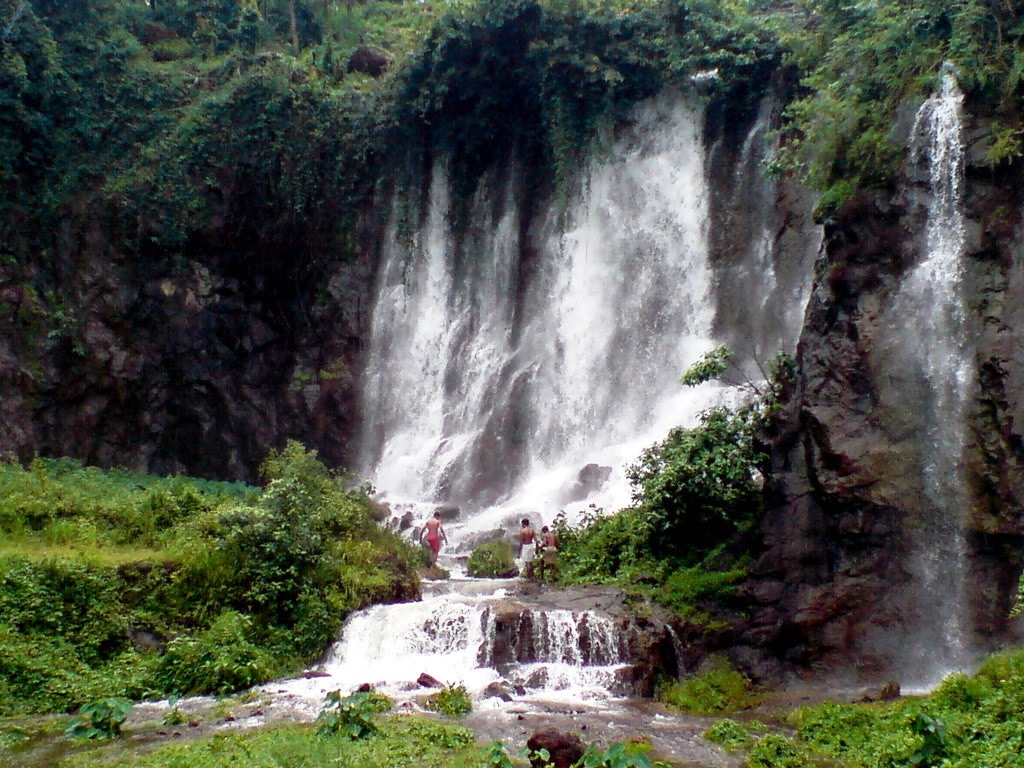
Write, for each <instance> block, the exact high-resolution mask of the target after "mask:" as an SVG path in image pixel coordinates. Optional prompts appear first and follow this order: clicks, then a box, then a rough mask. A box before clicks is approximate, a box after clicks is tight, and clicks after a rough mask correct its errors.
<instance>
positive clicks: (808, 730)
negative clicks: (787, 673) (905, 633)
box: [705, 651, 1024, 768]
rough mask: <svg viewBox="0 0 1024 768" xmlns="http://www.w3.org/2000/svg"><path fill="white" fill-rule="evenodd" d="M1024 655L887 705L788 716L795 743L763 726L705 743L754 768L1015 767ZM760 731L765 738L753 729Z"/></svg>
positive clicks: (1021, 750)
mask: <svg viewBox="0 0 1024 768" xmlns="http://www.w3.org/2000/svg"><path fill="white" fill-rule="evenodd" d="M1022 705H1024V655H1022V654H1021V653H1020V652H1019V651H1018V652H1015V653H1010V654H1005V655H998V656H993V657H991V658H990V659H988V660H987V661H986V662H985V663H984V664H983V665H982V667H981V669H980V670H979V671H978V673H977V674H976V675H974V676H970V677H968V676H967V675H962V674H957V675H952V676H950V677H948V678H946V680H945V681H944V682H943V683H942V685H940V686H939V688H938V690H936V691H935V693H933V694H931V695H929V696H927V697H921V698H915V697H911V698H905V699H900V700H898V701H895V702H890V703H884V704H823V705H819V706H814V707H806V708H801V709H797V710H795V711H794V712H792V713H791V714H788V715H787V716H786V718H785V720H786V722H785V723H784V725H785V726H787V727H789V728H793V729H795V734H794V735H793V737H792V738H791V737H789V736H785V735H782V734H781V733H779V732H778V731H777V730H776V729H774V728H773V729H768V728H766V726H765V725H764V724H763V723H750V724H749V725H750V728H749V729H748V728H747V727H745V726H743V725H742V724H740V723H738V722H736V721H734V720H722V721H719V722H717V723H715V724H714V725H713V726H712V727H711V728H710V729H709V730H708V732H707V733H705V737H706V738H709V739H711V740H713V741H715V742H717V743H719V744H722V745H723V746H725V747H727V748H728V749H730V750H741V749H742V750H745V751H747V753H748V754H747V759H746V762H745V765H747V766H749V767H750V768H814V766H819V765H841V766H846V767H847V768H883V767H884V768H926V766H939V765H941V766H943V767H944V768H975V767H976V766H984V767H985V768H989V767H990V766H991V768H996V766H1000V768H1002V767H1004V766H1005V768H1011V767H1012V766H1019V765H1021V764H1022V760H1024V757H1022V756H1024V732H1022V731H1021V727H1020V725H1021V722H1020V713H1021V707H1022ZM754 730H756V731H760V733H758V734H757V735H755V734H753V733H751V731H754Z"/></svg>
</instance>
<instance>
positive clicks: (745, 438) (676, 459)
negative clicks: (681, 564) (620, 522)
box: [627, 409, 764, 558]
mask: <svg viewBox="0 0 1024 768" xmlns="http://www.w3.org/2000/svg"><path fill="white" fill-rule="evenodd" d="M763 460H764V457H763V454H762V453H761V452H760V451H759V450H758V449H757V447H756V446H755V443H754V434H753V428H752V424H751V421H750V420H749V419H748V418H747V417H746V414H737V413H733V412H730V411H728V410H726V409H715V410H711V411H707V412H705V413H704V414H703V415H702V416H701V423H700V426H698V427H696V428H693V429H684V428H676V429H673V430H671V431H670V432H669V435H668V437H667V438H666V439H665V440H664V441H662V442H661V443H659V444H657V445H654V446H652V447H650V448H647V449H646V450H645V451H644V452H643V453H642V454H641V455H640V458H639V459H638V461H637V463H636V464H634V465H633V466H631V467H630V468H629V470H628V471H627V475H628V477H629V479H630V482H631V483H632V484H633V499H634V504H635V505H636V507H637V509H638V510H640V511H641V512H642V514H644V515H645V517H646V518H647V520H648V521H649V525H650V527H651V544H652V549H653V551H654V552H655V553H658V554H661V555H677V556H686V557H691V558H695V557H700V556H703V555H705V554H707V553H708V552H710V551H711V550H712V549H713V548H715V547H716V546H718V545H719V544H721V543H722V542H724V541H727V540H728V539H729V538H730V537H731V536H733V535H734V534H735V533H737V532H739V531H741V530H743V529H744V528H745V527H746V526H747V525H748V524H749V523H751V522H752V521H753V520H754V519H755V518H756V517H757V515H758V513H759V512H760V490H759V489H758V487H757V486H756V485H755V484H754V480H753V477H752V473H753V470H754V469H756V468H757V467H758V465H760V464H761V463H762V462H763Z"/></svg>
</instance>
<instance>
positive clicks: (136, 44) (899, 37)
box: [0, 0, 1024, 261]
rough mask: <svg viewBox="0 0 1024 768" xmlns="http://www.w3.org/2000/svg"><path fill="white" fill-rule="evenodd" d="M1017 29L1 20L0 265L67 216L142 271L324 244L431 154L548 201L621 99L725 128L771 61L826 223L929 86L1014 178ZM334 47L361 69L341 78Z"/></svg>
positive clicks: (891, 14)
mask: <svg viewBox="0 0 1024 768" xmlns="http://www.w3.org/2000/svg"><path fill="white" fill-rule="evenodd" d="M1021 10H1022V7H1021V4H1020V3H1018V2H1009V1H1006V2H1004V1H997V0H956V1H955V2H939V1H938V0H930V1H929V2H923V3H915V4H914V5H913V7H912V8H907V7H906V4H904V3H900V2H897V0H873V1H872V2H861V3H853V4H850V3H839V2H829V1H822V0H798V1H797V2H793V3H786V4H775V3H770V2H766V1H765V0H730V2H707V0H649V1H648V2H641V3H627V2H619V1H618V0H544V2H541V1H540V0H481V2H470V1H469V0H448V2H438V3H429V4H423V3H415V2H402V1H401V0H371V1H369V2H365V3H360V4H355V3H339V2H330V1H327V2H320V1H319V0H287V1H286V0H261V2H254V1H252V0H202V2H185V0H161V1H160V2H153V3H149V2H145V1H144V0H93V1H92V2H54V1H53V0H31V2H30V1H29V0H3V2H2V3H0V107H2V109H0V182H2V183H0V189H2V191H0V214H2V215H0V253H2V254H4V255H6V256H7V257H8V258H11V257H17V258H19V259H31V260H33V261H36V260H39V259H43V260H45V259H46V258H47V257H48V255H49V257H52V249H53V247H54V245H55V244H54V243H53V242H52V241H50V242H47V240H50V238H49V237H48V234H49V233H52V232H54V231H55V230H54V228H53V225H55V224H56V223H58V222H59V221H62V220H66V219H67V218H68V217H69V216H71V215H72V205H73V204H77V209H80V208H81V207H82V206H85V207H86V208H88V209H90V211H91V212H92V213H93V214H96V213H102V214H103V215H104V216H105V217H107V218H108V221H109V224H110V225H111V228H112V232H117V233H119V234H120V236H121V237H123V238H124V239H125V241H126V244H127V245H129V246H130V247H132V248H133V249H135V250H137V251H138V252H139V253H140V255H144V256H145V258H152V257H153V256H155V255H158V254H169V255H173V254H180V253H182V252H183V251H184V250H185V249H187V248H189V246H190V245H191V247H192V248H194V247H195V246H196V245H198V244H200V243H201V241H202V238H204V237H206V236H207V235H208V234H209V233H208V228H209V226H210V224H211V222H213V221H214V220H220V217H227V220H228V221H230V223H231V225H232V230H233V231H234V233H235V234H239V233H242V232H247V231H248V232H251V231H253V230H259V231H261V232H262V233H263V234H264V235H265V236H266V235H269V236H270V237H271V239H272V240H273V239H274V238H276V237H284V238H287V232H288V230H289V229H290V228H294V227H296V226H299V225H300V224H301V222H302V221H303V220H304V219H307V218H313V219H318V218H319V217H323V218H324V219H329V220H331V221H334V220H335V219H337V220H339V221H340V222H341V224H340V226H341V228H342V231H345V230H347V228H348V226H349V225H350V224H351V216H352V214H353V212H354V207H355V206H356V205H357V204H358V203H359V201H361V200H365V199H367V196H368V195H370V194H371V193H372V191H373V189H374V187H375V185H376V184H377V183H378V182H379V181H380V180H381V178H382V175H383V174H385V173H392V172H394V171H396V170H398V169H404V171H405V172H412V176H413V177H414V179H415V177H416V175H417V174H416V172H415V169H417V168H419V167H421V165H420V163H421V160H422V154H423V153H430V152H431V151H433V150H434V149H435V148H437V149H440V150H442V151H445V152H448V153H450V154H451V155H452V156H453V159H454V160H455V162H454V163H453V164H452V167H453V168H454V169H455V173H456V177H457V178H456V182H457V184H458V186H459V187H460V188H461V189H463V190H465V189H468V188H469V186H470V185H472V183H473V182H474V180H475V179H476V177H477V176H478V175H479V174H480V173H481V172H482V171H483V170H484V169H485V168H486V167H487V166H488V165H489V164H490V163H492V162H496V161H501V160H504V159H507V153H508V152H509V150H510V148H515V149H516V151H517V152H519V153H520V154H521V156H523V157H525V158H527V159H528V160H529V163H528V169H527V170H528V172H530V173H532V174H535V180H537V181H541V182H543V181H544V180H545V179H547V180H548V181H551V180H558V179H560V178H561V179H563V180H564V177H565V171H567V170H568V169H570V168H571V167H572V163H574V162H575V161H576V160H577V159H578V155H579V152H580V151H581V149H582V148H584V147H585V146H586V145H587V143H588V142H589V141H590V140H591V139H592V138H594V137H595V136H596V135H598V131H599V128H600V127H601V126H602V125H606V124H608V123H609V121H612V122H614V120H615V119H619V118H621V117H623V116H624V115H625V114H626V112H627V110H628V107H629V106H630V105H631V104H633V103H636V102H637V101H638V100H640V99H643V98H645V97H647V96H650V95H652V94H653V93H656V92H657V91H659V90H661V89H663V88H666V87H688V84H689V82H690V78H691V77H692V76H693V75H695V74H698V73H701V72H712V71H715V72H716V73H717V75H716V77H714V78H711V79H709V80H708V81H707V82H708V83H709V87H710V88H712V89H713V90H716V91H717V92H718V93H719V94H720V95H722V96H724V97H727V98H726V101H727V102H729V103H731V104H733V105H734V106H735V107H737V108H738V109H739V111H740V113H742V110H743V109H744V108H748V107H749V106H751V104H752V103H753V100H754V99H756V97H757V96H758V95H759V94H760V93H761V92H762V89H763V88H764V86H765V84H766V83H767V78H766V75H767V74H768V73H769V72H770V71H771V70H772V69H774V68H776V67H777V66H778V65H779V62H780V60H782V59H783V58H784V59H785V61H786V63H787V64H788V66H789V67H790V72H791V74H792V75H793V77H794V78H795V79H796V80H797V81H798V82H799V85H797V86H796V88H795V91H794V96H795V98H794V100H793V101H792V102H791V104H790V105H789V107H788V109H787V115H788V127H787V129H786V132H785V133H786V142H785V151H784V153H783V157H782V158H781V159H780V160H781V162H780V165H779V167H781V168H787V169H789V170H791V171H795V172H797V173H799V174H800V175H802V176H803V177H805V178H806V179H807V180H808V181H810V182H811V183H812V184H813V185H815V186H817V187H818V188H820V189H822V190H831V192H830V198H829V199H831V200H839V199H841V198H842V196H843V195H844V194H846V193H848V192H849V191H852V190H853V189H855V188H857V187H859V186H863V185H872V184H879V183H885V182H887V181H888V180H889V179H891V178H892V173H893V171H894V169H895V167H896V165H897V163H898V160H899V158H900V157H901V149H900V144H899V141H898V138H899V137H897V136H895V135H894V131H893V124H894V118H895V114H896V111H897V109H898V107H899V106H900V104H901V103H902V102H903V100H904V99H905V98H906V97H908V96H911V97H919V96H920V95H921V94H923V93H926V92H927V91H928V90H929V89H930V88H933V87H934V85H935V79H936V76H937V74H938V73H939V71H940V68H941V66H942V64H943V62H947V61H948V62H950V63H951V64H952V65H953V66H954V67H955V69H956V72H957V75H958V77H959V79H960V81H961V83H962V84H963V86H964V87H965V88H966V89H967V91H968V92H969V93H970V95H971V97H972V100H973V102H974V103H976V104H978V105H979V107H982V108H985V109H988V110H989V111H991V112H993V113H996V114H998V115H999V116H1000V117H999V120H998V121H997V125H996V130H995V132H994V134H993V137H992V140H991V152H992V158H993V161H999V160H1002V159H1006V158H1010V157H1014V156H1017V155H1019V154H1020V152H1021V131H1020V129H1019V117H1018V116H1019V109H1020V98H1021V95H1022V93H1024V91H1022V90H1021V89H1022V87H1024V85H1022V80H1024V58H1022V57H1021V54H1020V52H1019V51H1020V44H1019V43H1020V38H1021V35H1022V34H1024V29H1022V26H1021V24H1022V22H1021ZM360 46H362V47H363V53H364V59H365V56H366V55H369V56H370V57H371V60H372V61H371V64H370V65H366V64H363V65H360V64H359V62H360V61H362V60H363V59H359V58H358V57H357V58H355V59H353V58H352V56H353V53H355V52H356V50H357V49H359V48H360ZM366 51H370V52H371V53H369V54H366ZM374 57H376V58H374ZM382 71H383V72H387V74H386V75H384V76H383V77H379V79H374V77H373V76H371V75H370V74H367V72H371V73H372V74H373V75H378V76H379V75H380V74H381V72H382ZM343 241H344V239H343V238H341V240H340V242H343ZM146 254H148V255H146Z"/></svg>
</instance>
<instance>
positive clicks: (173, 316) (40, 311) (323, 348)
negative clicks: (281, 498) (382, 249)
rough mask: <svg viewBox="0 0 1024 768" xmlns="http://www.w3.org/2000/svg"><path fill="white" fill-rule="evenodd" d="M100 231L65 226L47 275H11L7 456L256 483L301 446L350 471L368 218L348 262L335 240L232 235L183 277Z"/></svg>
mask: <svg viewBox="0 0 1024 768" xmlns="http://www.w3.org/2000/svg"><path fill="white" fill-rule="evenodd" d="M95 213H96V212H95V211H90V212H88V213H86V214H77V215H71V216H70V217H69V220H68V222H67V224H66V227H65V228H64V230H63V231H62V232H61V233H60V237H59V243H60V245H59V248H58V249H57V251H56V253H54V254H52V255H51V258H50V259H41V260H40V262H39V263H37V264H36V265H34V266H32V267H26V266H21V265H18V264H3V265H0V300H2V306H0V392H2V396H0V453H3V454H7V455H13V456H15V457H17V458H19V459H21V460H26V459H28V458H29V457H31V456H33V455H36V454H39V455H44V456H46V455H50V456H73V457H77V458H80V459H82V460H84V461H86V462H88V463H92V464H97V465H101V466H111V465H120V466H128V467H131V468H134V469H138V470H142V471H153V472H161V473H176V472H180V473H188V474H192V475H200V476H208V477H214V478H221V479H253V478H254V475H255V469H256V467H257V466H258V465H259V462H260V461H262V457H263V456H264V455H265V454H266V452H267V450H268V449H270V448H272V447H275V446H280V445H281V444H282V443H283V441H284V440H285V439H286V438H288V437H292V438H297V439H299V440H302V441H304V442H306V443H307V444H309V445H312V446H316V447H317V448H318V449H319V450H320V452H321V455H322V456H323V458H324V459H326V460H327V461H328V462H330V463H335V464H343V463H345V461H346V460H347V459H348V457H349V451H350V440H351V437H352V434H353V432H354V425H355V412H356V409H355V407H354V405H353V398H354V394H353V392H354V390H353V373H352V371H353V370H355V369H356V368H357V367H358V365H359V362H358V360H359V353H360V349H361V343H362V335H361V334H362V330H363V329H364V327H365V323H366V314H367V311H368V310H367V307H368V305H369V295H368V294H369V291H370V290H371V286H372V278H371V275H372V266H373V255H374V253H375V252H376V242H375V237H376V228H375V226H374V217H373V214H372V213H371V212H364V214H363V215H362V218H361V220H360V224H359V226H357V233H358V237H357V239H356V242H355V243H354V244H350V245H348V246H347V247H345V246H344V244H338V243H336V242H334V234H333V233H334V232H335V231H336V228H335V227H334V225H333V223H331V222H310V223H309V225H308V229H307V230H306V231H302V232H296V231H287V232H280V231H279V232H273V231H270V232H264V233H256V232H248V233H238V232H233V231H232V228H231V222H230V221H228V220H223V219H222V220H221V221H220V222H219V224H220V226H221V227H222V229H216V228H214V229H211V231H209V232H206V233H204V235H203V237H202V238H201V239H197V241H196V242H194V243H192V244H191V246H192V248H191V253H192V254H193V257H192V258H190V259H188V260H187V261H184V262H183V261H182V260H174V261H169V260H168V259H166V258H164V257H162V255H161V254H160V253H159V252H154V253H149V252H139V251H138V249H137V248H136V247H135V246H133V245H131V244H130V243H126V242H124V241H119V240H117V239H116V237H115V236H114V235H112V234H111V233H112V232H116V231H117V227H114V226H112V225H111V224H110V222H109V221H106V220H105V219H104V217H102V216H96V215H95ZM143 250H144V251H145V250H146V249H143ZM310 265H313V269H315V272H313V273H312V274H311V272H312V271H313V270H312V269H311V266H310Z"/></svg>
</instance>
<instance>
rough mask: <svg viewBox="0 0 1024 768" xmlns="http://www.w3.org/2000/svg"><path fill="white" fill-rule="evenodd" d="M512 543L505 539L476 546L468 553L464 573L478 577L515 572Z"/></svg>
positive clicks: (500, 575)
mask: <svg viewBox="0 0 1024 768" xmlns="http://www.w3.org/2000/svg"><path fill="white" fill-rule="evenodd" d="M515 567H516V562H515V560H514V559H513V557H512V545H510V544H509V543H508V542H507V541H489V542H486V543H484V544H481V545H480V546H478V547H476V548H475V549H474V550H473V551H472V552H471V553H470V555H469V561H468V562H467V563H466V573H467V574H468V575H470V576H475V577H478V578H484V579H489V578H495V577H502V576H508V575H509V574H511V573H515Z"/></svg>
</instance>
